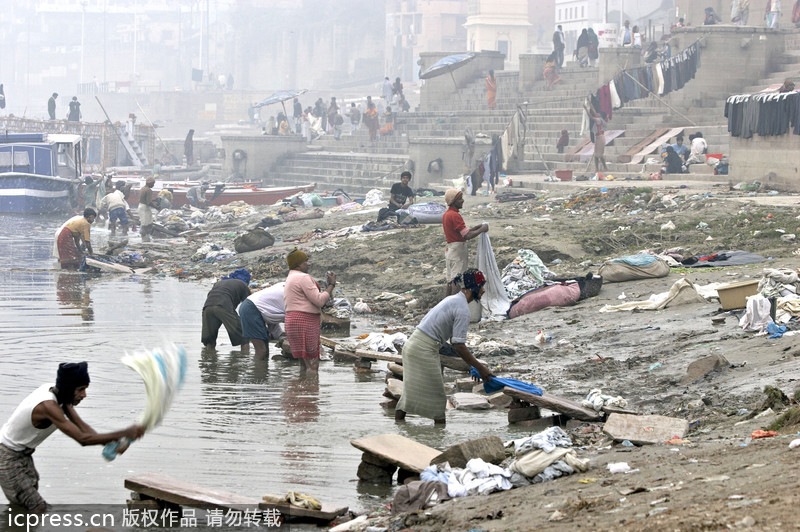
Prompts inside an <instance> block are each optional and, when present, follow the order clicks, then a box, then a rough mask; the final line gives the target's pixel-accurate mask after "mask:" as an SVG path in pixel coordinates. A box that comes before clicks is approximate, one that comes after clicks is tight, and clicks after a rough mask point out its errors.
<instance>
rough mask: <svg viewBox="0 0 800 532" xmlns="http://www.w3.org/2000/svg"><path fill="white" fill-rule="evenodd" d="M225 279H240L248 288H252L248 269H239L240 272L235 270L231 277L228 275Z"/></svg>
mask: <svg viewBox="0 0 800 532" xmlns="http://www.w3.org/2000/svg"><path fill="white" fill-rule="evenodd" d="M223 279H239V280H240V281H242V282H243V283H244V284H246V285H247V286H250V272H249V271H247V268H239V269H238V270H234V271H233V273H231V274H230V275H226V276H225V277H223Z"/></svg>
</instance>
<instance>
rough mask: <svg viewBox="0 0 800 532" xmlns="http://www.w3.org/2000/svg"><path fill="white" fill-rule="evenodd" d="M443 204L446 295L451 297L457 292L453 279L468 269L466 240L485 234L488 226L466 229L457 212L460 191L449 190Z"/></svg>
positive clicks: (462, 196) (460, 205)
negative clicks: (445, 205)
mask: <svg viewBox="0 0 800 532" xmlns="http://www.w3.org/2000/svg"><path fill="white" fill-rule="evenodd" d="M444 202H445V203H446V204H447V207H448V209H447V210H446V211H445V213H444V215H443V216H442V228H443V229H444V237H445V240H447V247H446V248H445V253H444V259H445V265H446V267H447V282H448V283H450V285H449V286H448V291H447V293H448V295H451V294H454V293H456V291H457V288H456V287H455V286H453V284H452V280H453V278H454V277H455V276H456V275H460V274H461V273H462V272H463V271H465V270H466V269H467V268H469V253H468V252H467V240H472V239H473V238H475V237H476V236H478V235H480V234H481V233H485V232H487V231H488V230H489V224H485V223H484V224H480V225H476V226H475V227H473V228H471V229H467V224H466V223H465V222H464V218H462V217H461V213H460V212H459V211H460V210H461V207H463V206H464V195H463V193H462V192H461V191H460V190H457V189H455V188H451V189H449V190H448V191H447V192H445V194H444Z"/></svg>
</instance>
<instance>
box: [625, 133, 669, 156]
mask: <svg viewBox="0 0 800 532" xmlns="http://www.w3.org/2000/svg"><path fill="white" fill-rule="evenodd" d="M667 131H669V128H666V127H661V128H658V129H656V130H655V131H654V132H653V133H650V134H649V135H647V136H646V137H645V138H643V139H642V140H640V141H639V142H637V143H636V144H634V145H633V146H631V147H630V148H629V149H628V151H627V152H625V153H623V154H622V155H618V156H617V162H618V163H629V162H631V159H632V158H633V156H634V155H636V154H637V153H639V152H640V151H642V149H644V147H645V146H648V145H649V144H651V143H652V142H653V141H654V140H655V139H657V138H658V137H660V136H661V135H664V134H665V133H666V132H667Z"/></svg>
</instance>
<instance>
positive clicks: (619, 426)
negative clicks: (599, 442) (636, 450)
mask: <svg viewBox="0 0 800 532" xmlns="http://www.w3.org/2000/svg"><path fill="white" fill-rule="evenodd" d="M603 432H605V433H606V434H608V435H609V436H611V437H612V438H614V440H616V441H622V440H628V441H630V442H631V443H637V444H640V445H644V444H653V443H664V442H666V441H668V440H671V439H672V438H674V437H676V436H677V437H678V438H683V437H685V436H686V433H687V432H689V422H688V421H687V420H685V419H680V418H675V417H667V416H654V415H648V416H632V415H630V414H611V415H609V416H608V419H607V420H606V423H605V425H604V426H603Z"/></svg>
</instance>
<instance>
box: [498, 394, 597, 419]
mask: <svg viewBox="0 0 800 532" xmlns="http://www.w3.org/2000/svg"><path fill="white" fill-rule="evenodd" d="M503 393H505V394H507V395H510V396H511V397H514V398H515V399H520V400H522V401H525V402H526V403H530V404H532V405H534V406H538V407H541V408H546V409H548V410H552V411H554V412H558V413H559V414H564V415H566V416H569V417H571V418H574V419H579V420H581V421H596V420H598V419H600V418H601V417H602V416H601V414H600V413H598V412H595V411H594V410H592V409H591V408H586V407H584V406H581V405H580V404H579V403H576V402H575V401H570V400H569V399H565V398H563V397H558V396H556V395H552V394H549V393H544V394H542V395H541V396H539V395H533V394H530V393H525V392H521V391H519V390H514V389H513V388H509V387H506V388H504V389H503Z"/></svg>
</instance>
